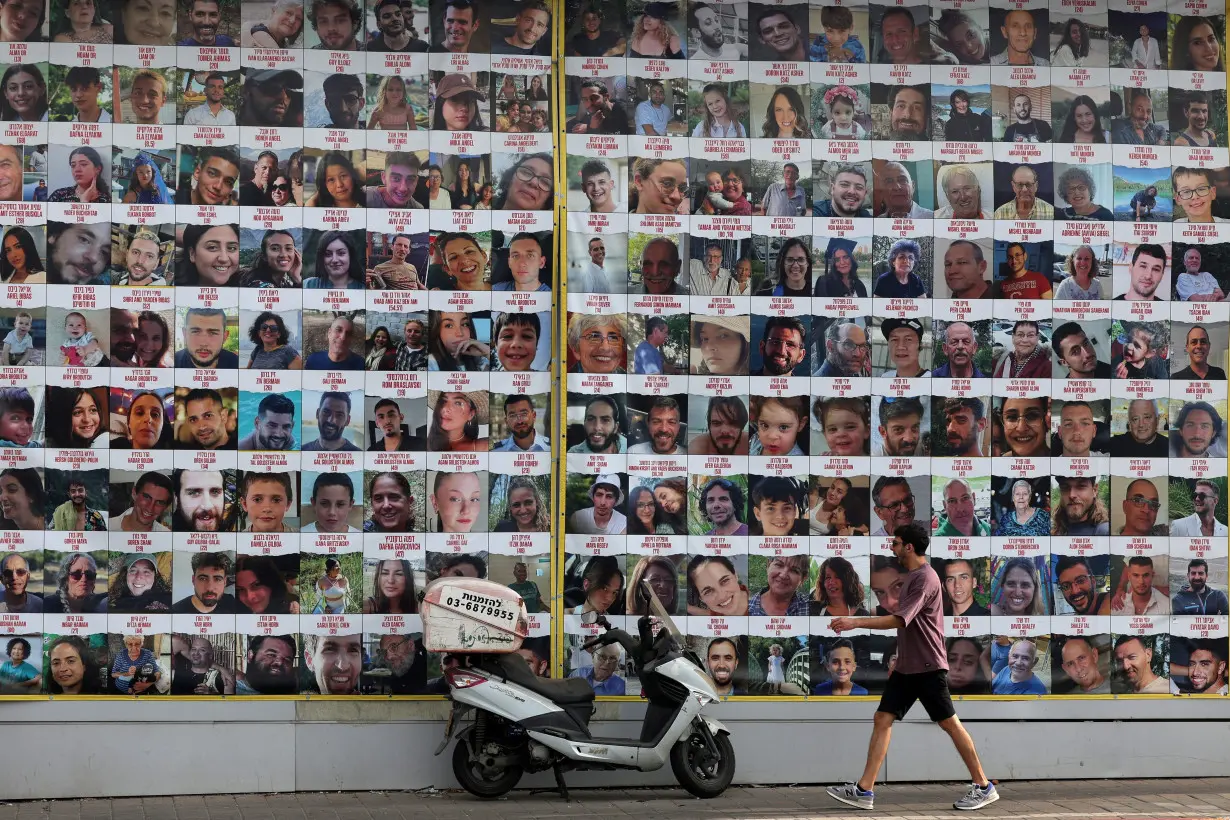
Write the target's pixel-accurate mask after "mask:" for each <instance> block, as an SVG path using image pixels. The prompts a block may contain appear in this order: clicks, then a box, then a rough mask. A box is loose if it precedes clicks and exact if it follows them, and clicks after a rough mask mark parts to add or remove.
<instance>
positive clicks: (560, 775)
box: [530, 763, 572, 803]
mask: <svg viewBox="0 0 1230 820" xmlns="http://www.w3.org/2000/svg"><path fill="white" fill-rule="evenodd" d="M552 768H553V770H554V771H555V788H554V789H533V790H531V791H530V796H531V797H532V796H534V795H536V794H546V793H547V792H559V794H560V796H561V797H563V798H564V802H565V803H571V802H572V798H571V797H569V796H568V787H567V786H566V785H564V770H563V769H561V768H560V765H559V764H558V763H556V764H555V766H553V767H552Z"/></svg>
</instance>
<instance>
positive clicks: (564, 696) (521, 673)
mask: <svg viewBox="0 0 1230 820" xmlns="http://www.w3.org/2000/svg"><path fill="white" fill-rule="evenodd" d="M496 658H497V659H498V663H499V667H500V670H501V671H502V672H503V673H504V677H506V678H507V679H508V680H510V681H512V682H513V683H515V684H517V685H518V686H524V687H525V688H526V689H529V690H530V691H531V692H533V693H534V694H536V695H542V696H543V697H544V698H546V699H547V700H549V701H551V702H552V703H558V704H560V705H563V704H570V703H589V702H590V701H592V700H593V699H594V688H593V687H592V686H590V685H589V684H588V683H587V682H586V681H584V680H582V679H580V678H564V679H563V680H560V679H552V678H540V677H538V676H537V675H535V674H534V670H532V669H530V666H529V664H527V663H526V662H525V658H523V657H521V656H520V655H518V654H517V653H516V652H513V653H511V654H508V655H497V656H496Z"/></svg>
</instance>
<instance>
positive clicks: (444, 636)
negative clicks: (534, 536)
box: [422, 578, 529, 653]
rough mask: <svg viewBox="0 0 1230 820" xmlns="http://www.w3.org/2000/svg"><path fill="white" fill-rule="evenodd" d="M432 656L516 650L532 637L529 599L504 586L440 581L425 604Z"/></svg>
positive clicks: (469, 580) (425, 626) (425, 627)
mask: <svg viewBox="0 0 1230 820" xmlns="http://www.w3.org/2000/svg"><path fill="white" fill-rule="evenodd" d="M422 614H423V642H424V644H425V645H426V647H427V650H428V651H429V652H457V653H463V652H491V653H501V652H516V651H517V650H518V649H520V648H521V642H522V641H523V640H525V638H526V637H527V636H528V635H529V621H528V619H527V613H526V611H525V601H523V600H522V599H521V596H520V595H518V594H517V593H515V592H513V591H512V590H511V589H509V588H508V587H506V586H504V585H503V584H497V583H495V582H494V581H483V580H480V579H478V578H439V579H437V580H436V581H433V582H432V583H431V584H429V585H428V587H427V592H426V596H425V598H424V600H423V613H422Z"/></svg>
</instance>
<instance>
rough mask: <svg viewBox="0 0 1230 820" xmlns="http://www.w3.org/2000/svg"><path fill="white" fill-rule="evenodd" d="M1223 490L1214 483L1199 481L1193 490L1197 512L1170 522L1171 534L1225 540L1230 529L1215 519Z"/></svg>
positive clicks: (1193, 504) (1179, 536)
mask: <svg viewBox="0 0 1230 820" xmlns="http://www.w3.org/2000/svg"><path fill="white" fill-rule="evenodd" d="M1219 498H1221V490H1220V489H1219V488H1218V486H1217V485H1216V484H1214V483H1213V482H1212V481H1205V480H1203V479H1202V480H1199V481H1197V482H1196V488H1195V489H1194V490H1192V506H1193V507H1194V508H1195V510H1196V511H1195V512H1193V513H1192V514H1191V515H1188V516H1184V517H1183V518H1179V519H1176V520H1174V521H1171V522H1170V534H1171V536H1172V537H1177V538H1225V537H1226V536H1227V535H1228V534H1230V529H1227V527H1226V525H1225V524H1224V523H1223V522H1221V521H1218V520H1217V518H1215V517H1214V514H1215V513H1216V512H1217V501H1218V499H1219Z"/></svg>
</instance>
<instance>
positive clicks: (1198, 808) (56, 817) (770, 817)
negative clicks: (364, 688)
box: [0, 778, 1230, 820]
mask: <svg viewBox="0 0 1230 820" xmlns="http://www.w3.org/2000/svg"><path fill="white" fill-rule="evenodd" d="M964 789H965V786H964V785H963V784H959V783H941V784H931V783H928V784H917V785H912V784H903V785H892V786H887V785H886V786H881V787H880V788H879V789H878V790H877V804H876V811H875V812H858V811H856V810H854V809H850V808H847V807H845V806H842V805H841V804H838V803H835V802H833V801H832V800H831V799H829V797H828V796H827V795H825V793H824V789H823V788H822V787H819V786H774V787H745V788H743V787H741V788H732V789H730V790H729V791H728V792H727V793H726V794H725V795H723V796H722V797H721V798H719V799H717V800H712V801H701V800H695V799H691V798H689V797H688V796H687V795H686V793H684V792H683V790H681V789H644V790H640V789H631V790H627V789H624V790H618V791H615V790H611V791H606V790H601V789H586V790H581V789H577V790H575V791H573V793H572V798H573V799H572V802H571V803H565V802H564V801H563V800H562V799H561V798H560V797H559V796H558V795H555V794H530V793H529V792H525V791H517V792H513V794H512V796H510V797H508V798H506V799H502V800H496V801H479V800H476V799H474V798H472V797H470V796H469V795H466V794H464V793H461V792H451V791H450V792H434V791H430V790H429V791H426V792H346V793H305V794H258V795H238V796H229V795H228V796H220V797H158V798H145V799H116V800H55V801H35V802H25V803H5V804H0V820H42V818H46V820H402V818H406V819H407V820H408V819H409V818H414V819H415V820H468V819H469V818H474V819H475V820H527V818H533V820H557V819H562V818H589V817H593V818H607V817H609V818H619V819H620V820H622V819H623V818H637V820H644V819H645V818H668V817H669V818H673V820H680V818H700V819H701V820H811V818H816V819H817V820H854V818H871V817H874V818H878V819H879V820H897V819H898V818H900V820H905V819H906V818H910V819H911V820H922V818H940V817H978V818H983V819H984V820H985V819H986V818H997V819H998V820H1211V819H1212V818H1230V778H1215V779H1206V780H1072V781H1036V782H1013V783H1003V784H1000V786H999V789H1000V793H1001V795H1002V797H1001V799H1000V801H999V802H998V803H995V804H993V805H991V806H988V807H987V808H986V809H984V810H982V811H981V812H973V813H971V812H958V811H953V810H952V801H953V799H954V798H955V797H957V796H958V795H959V794H960V793H962V792H963V791H964Z"/></svg>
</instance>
